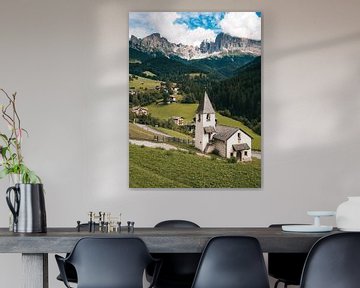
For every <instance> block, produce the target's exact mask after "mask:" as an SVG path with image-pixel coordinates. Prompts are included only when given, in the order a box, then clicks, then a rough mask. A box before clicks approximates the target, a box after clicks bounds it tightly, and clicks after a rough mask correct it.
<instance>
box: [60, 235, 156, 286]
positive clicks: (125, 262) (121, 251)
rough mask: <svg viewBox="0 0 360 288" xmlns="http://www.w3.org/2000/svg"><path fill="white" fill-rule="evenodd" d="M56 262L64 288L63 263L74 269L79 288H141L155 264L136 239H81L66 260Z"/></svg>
mask: <svg viewBox="0 0 360 288" xmlns="http://www.w3.org/2000/svg"><path fill="white" fill-rule="evenodd" d="M55 258H56V262H57V264H58V267H59V270H60V275H61V277H62V279H63V281H64V284H65V286H66V287H70V285H69V282H68V279H67V275H66V272H65V263H70V264H71V265H73V266H74V267H75V269H76V273H77V280H78V284H77V287H78V288H90V287H91V288H93V287H101V288H142V287H143V273H144V270H145V268H146V267H147V266H148V265H149V264H150V263H153V262H156V260H155V259H153V258H152V257H151V255H150V254H149V251H148V249H147V247H146V245H145V243H144V242H143V241H142V240H141V239H139V238H105V237H103V238H82V239H80V240H79V241H78V242H77V244H76V245H75V247H74V249H73V251H72V252H71V253H70V255H69V256H68V257H67V258H63V257H61V256H59V255H55ZM158 269H159V265H157V266H156V269H155V272H154V275H155V277H154V280H156V275H157V273H158ZM152 286H153V284H151V285H150V287H152Z"/></svg>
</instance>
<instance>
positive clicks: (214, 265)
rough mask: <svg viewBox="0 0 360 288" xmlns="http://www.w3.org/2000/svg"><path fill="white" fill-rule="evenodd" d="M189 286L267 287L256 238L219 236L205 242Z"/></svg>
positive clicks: (218, 287) (224, 287)
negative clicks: (191, 283) (205, 244)
mask: <svg viewBox="0 0 360 288" xmlns="http://www.w3.org/2000/svg"><path fill="white" fill-rule="evenodd" d="M192 288H269V280H268V277H267V271H266V267H265V262H264V258H263V255H262V252H261V247H260V244H259V242H258V240H257V239H256V238H253V237H247V236H220V237H215V238H212V239H211V240H210V241H209V243H208V244H207V246H206V248H205V250H204V252H203V254H202V257H201V260H200V263H199V267H198V270H197V272H196V275H195V279H194V283H193V285H192Z"/></svg>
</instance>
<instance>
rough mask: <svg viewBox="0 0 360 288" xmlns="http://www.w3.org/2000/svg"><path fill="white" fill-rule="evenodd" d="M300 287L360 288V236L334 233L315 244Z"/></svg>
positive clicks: (355, 233) (350, 233) (358, 234)
mask: <svg viewBox="0 0 360 288" xmlns="http://www.w3.org/2000/svg"><path fill="white" fill-rule="evenodd" d="M300 287H302V288H358V287H360V233H359V232H349V233H338V234H332V235H329V236H326V237H323V238H321V239H320V240H319V241H318V242H316V243H315V244H314V246H313V247H312V248H311V250H310V252H309V256H308V258H307V259H306V262H305V267H304V271H303V275H302V278H301V285H300Z"/></svg>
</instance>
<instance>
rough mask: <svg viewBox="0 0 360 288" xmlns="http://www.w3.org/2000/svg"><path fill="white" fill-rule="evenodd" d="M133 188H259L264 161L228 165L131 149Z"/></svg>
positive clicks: (180, 154)
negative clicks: (262, 162)
mask: <svg viewBox="0 0 360 288" xmlns="http://www.w3.org/2000/svg"><path fill="white" fill-rule="evenodd" d="M129 187H130V188H259V187H261V161H260V160H259V159H253V161H252V162H248V163H228V162H227V161H226V160H225V159H224V160H218V159H216V158H213V159H211V158H207V157H201V156H198V155H195V154H193V153H187V152H182V151H176V150H170V151H165V150H162V149H154V148H147V147H141V146H136V145H131V144H130V145H129Z"/></svg>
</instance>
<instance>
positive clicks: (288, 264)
mask: <svg viewBox="0 0 360 288" xmlns="http://www.w3.org/2000/svg"><path fill="white" fill-rule="evenodd" d="M282 225H287V224H272V225H270V226H269V227H270V228H280V227H281V226H282ZM306 257H307V253H269V254H268V272H269V275H270V276H271V277H273V278H275V279H277V281H276V282H275V285H274V288H277V287H278V285H279V284H280V283H283V284H284V287H285V288H286V287H287V286H288V285H300V279H301V273H302V270H303V268H304V264H305V260H306Z"/></svg>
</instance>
